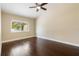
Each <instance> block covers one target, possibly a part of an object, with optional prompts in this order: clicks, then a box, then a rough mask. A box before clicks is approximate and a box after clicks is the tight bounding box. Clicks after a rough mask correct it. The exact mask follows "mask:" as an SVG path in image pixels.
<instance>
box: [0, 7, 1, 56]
mask: <svg viewBox="0 0 79 59" xmlns="http://www.w3.org/2000/svg"><path fill="white" fill-rule="evenodd" d="M0 55H1V8H0Z"/></svg>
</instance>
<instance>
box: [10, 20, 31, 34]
mask: <svg viewBox="0 0 79 59" xmlns="http://www.w3.org/2000/svg"><path fill="white" fill-rule="evenodd" d="M14 21H15V22H20V23H26V24H28V25H27V27H28V28H27V30H23V31H12V22H14ZM29 28H30V27H29V23H28V22H27V21H22V20H11V28H10V31H11V32H29Z"/></svg>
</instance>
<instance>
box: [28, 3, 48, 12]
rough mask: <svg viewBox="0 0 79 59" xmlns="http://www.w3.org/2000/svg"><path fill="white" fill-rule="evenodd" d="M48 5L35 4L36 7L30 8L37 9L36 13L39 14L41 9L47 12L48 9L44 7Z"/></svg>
mask: <svg viewBox="0 0 79 59" xmlns="http://www.w3.org/2000/svg"><path fill="white" fill-rule="evenodd" d="M46 4H48V3H41V4H40V3H35V6H32V7H29V8H36V11H37V12H38V11H39V10H40V9H42V10H47V9H46V8H44V7H43V6H44V5H46Z"/></svg>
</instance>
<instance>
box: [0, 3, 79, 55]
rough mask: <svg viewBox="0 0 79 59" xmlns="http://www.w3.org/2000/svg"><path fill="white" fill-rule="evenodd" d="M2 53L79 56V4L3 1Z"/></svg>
mask: <svg viewBox="0 0 79 59" xmlns="http://www.w3.org/2000/svg"><path fill="white" fill-rule="evenodd" d="M0 5H1V12H0V13H1V15H0V17H1V24H0V27H1V29H0V36H1V43H2V44H1V45H0V46H1V56H79V3H0Z"/></svg>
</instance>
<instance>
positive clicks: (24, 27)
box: [11, 20, 29, 32]
mask: <svg viewBox="0 0 79 59" xmlns="http://www.w3.org/2000/svg"><path fill="white" fill-rule="evenodd" d="M28 31H29V26H28V23H27V22H24V21H18V20H12V22H11V32H28Z"/></svg>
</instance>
